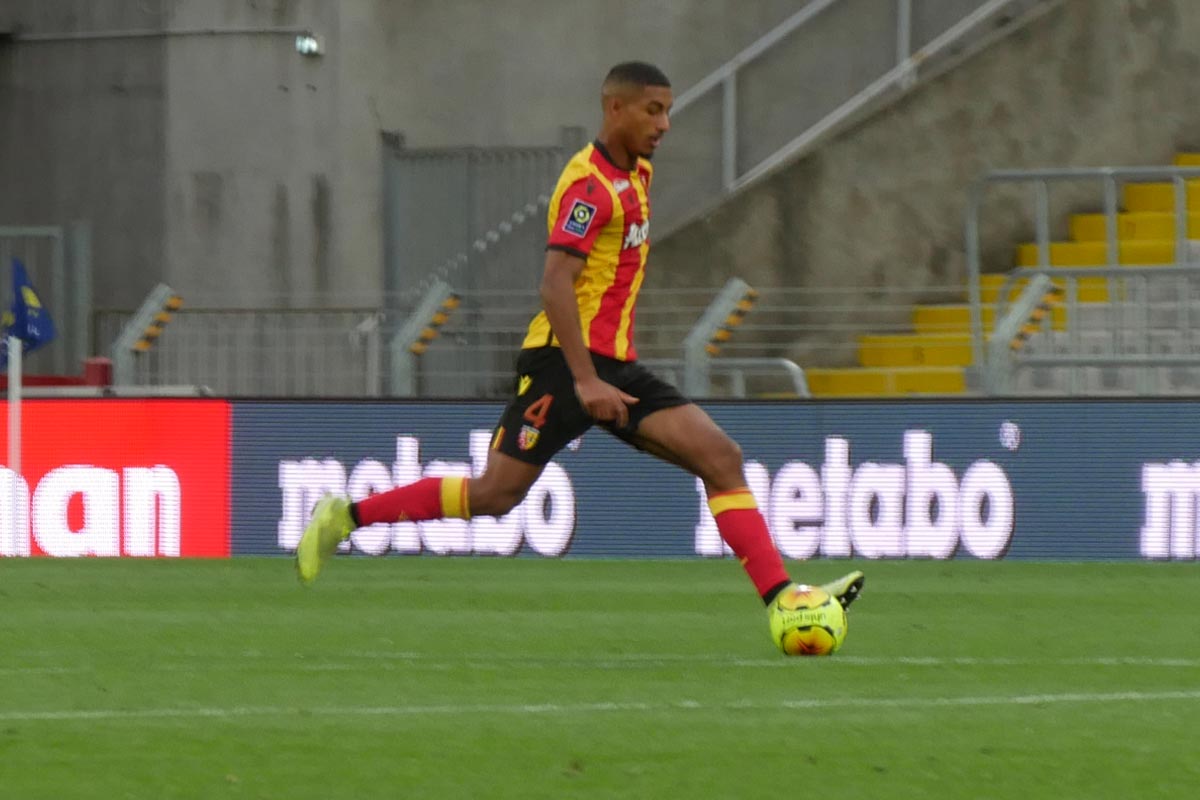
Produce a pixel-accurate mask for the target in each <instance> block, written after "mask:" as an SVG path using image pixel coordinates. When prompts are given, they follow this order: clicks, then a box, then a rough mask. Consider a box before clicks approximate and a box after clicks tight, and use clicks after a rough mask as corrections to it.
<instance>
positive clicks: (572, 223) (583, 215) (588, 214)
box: [563, 200, 596, 236]
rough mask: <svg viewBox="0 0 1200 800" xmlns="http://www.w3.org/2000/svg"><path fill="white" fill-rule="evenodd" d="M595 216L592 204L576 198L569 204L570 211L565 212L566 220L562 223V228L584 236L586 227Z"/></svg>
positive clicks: (590, 224)
mask: <svg viewBox="0 0 1200 800" xmlns="http://www.w3.org/2000/svg"><path fill="white" fill-rule="evenodd" d="M595 216H596V207H595V206H594V205H592V204H591V203H585V202H583V201H582V200H576V201H575V204H574V205H573V206H571V213H569V214H567V221H566V222H564V223H563V230H564V231H566V232H567V233H573V234H575V235H576V236H585V235H587V232H588V228H590V227H592V218H593V217H595Z"/></svg>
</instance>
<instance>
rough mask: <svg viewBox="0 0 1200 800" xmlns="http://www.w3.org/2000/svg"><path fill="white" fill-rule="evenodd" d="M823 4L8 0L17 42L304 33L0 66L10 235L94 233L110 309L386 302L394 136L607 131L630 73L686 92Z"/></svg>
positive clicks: (53, 48)
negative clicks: (612, 98)
mask: <svg viewBox="0 0 1200 800" xmlns="http://www.w3.org/2000/svg"><path fill="white" fill-rule="evenodd" d="M804 2H805V0H759V2H755V3H744V2H741V0H615V1H614V2H610V3H607V4H605V5H604V7H603V9H602V10H598V9H597V6H596V4H595V3H591V2H584V0H578V1H577V2H567V3H564V2H553V0H507V2H490V1H489V0H449V1H448V2H431V1H430V0H221V2H216V1H215V0H154V1H153V2H136V3H135V2H128V1H127V0H7V1H6V2H5V3H3V4H0V30H3V29H4V28H7V27H12V26H17V27H19V28H23V29H25V30H27V31H31V32H40V33H46V32H57V33H71V32H78V31H115V30H129V29H151V30H153V29H169V30H179V29H184V28H253V27H278V26H301V27H308V28H312V29H313V30H315V31H317V32H318V33H320V34H321V35H322V36H323V37H324V38H325V40H326V44H327V54H326V55H325V56H324V57H323V58H319V59H311V60H310V59H303V58H300V57H299V56H298V55H297V54H296V53H295V51H294V48H293V41H292V39H291V38H290V37H286V36H273V35H269V34H242V35H234V36H196V37H175V36H172V37H169V38H159V39H154V38H149V39H116V40H111V41H96V42H86V43H85V42H63V43H57V44H33V43H21V42H16V43H13V44H10V45H8V46H4V47H3V48H0V111H3V113H2V114H0V119H2V121H0V131H3V137H2V138H0V185H3V186H5V187H12V186H20V187H22V192H21V193H19V194H16V193H13V192H11V191H5V192H3V193H0V224H12V223H27V222H39V223H47V222H48V223H55V222H60V221H65V220H66V219H70V218H83V219H90V220H91V221H92V222H93V225H94V230H95V238H94V250H95V265H96V281H95V297H96V303H97V305H99V306H102V307H107V306H118V307H131V306H133V305H135V304H136V303H137V301H138V299H139V298H140V297H141V296H142V295H143V294H144V293H145V291H146V290H147V289H148V288H149V287H150V286H152V285H153V284H154V283H155V282H156V281H158V280H164V279H165V280H168V281H169V282H171V283H172V285H173V286H175V287H176V288H177V289H178V290H180V291H181V292H182V293H183V294H184V295H185V297H187V298H188V300H189V302H191V303H192V304H193V305H195V304H206V305H208V304H212V305H230V306H261V305H269V306H288V305H291V306H306V305H314V304H315V305H338V304H364V305H372V304H376V303H378V296H379V293H380V292H381V290H382V287H383V285H384V281H383V277H382V268H381V264H382V241H383V232H382V230H381V220H382V192H383V188H382V182H381V169H380V165H381V161H382V148H381V144H380V132H381V131H382V130H388V131H397V132H400V133H403V134H404V135H405V136H406V139H407V141H408V144H409V145H410V146H413V147H426V146H439V147H441V146H457V145H528V144H541V143H552V142H554V141H556V139H557V136H558V130H559V128H560V126H563V125H584V126H586V127H587V128H589V129H594V127H595V124H596V122H597V118H598V102H597V87H598V83H599V80H600V78H601V76H602V74H603V72H604V70H606V69H607V68H608V67H609V66H610V65H611V64H612V63H613V62H615V61H618V60H622V59H626V58H634V57H641V58H648V59H653V60H656V61H657V62H659V63H660V64H661V65H662V66H663V67H664V68H665V69H666V70H667V71H668V73H669V74H671V75H672V77H673V78H674V80H675V82H676V83H677V84H678V85H680V86H687V85H689V84H690V83H691V82H693V81H695V80H697V79H698V78H699V77H701V76H702V75H703V74H705V73H706V72H707V71H709V70H710V69H712V68H714V67H715V66H717V65H718V64H719V63H720V62H722V61H723V60H725V59H726V58H728V57H729V56H730V55H732V54H733V53H735V52H736V51H737V50H738V49H739V48H741V47H743V46H745V45H746V44H748V43H749V42H750V41H752V40H753V39H754V38H756V36H758V35H759V34H761V33H762V32H764V31H765V30H767V29H768V28H770V27H771V26H772V25H774V24H775V23H777V22H778V21H780V20H782V19H783V18H785V17H786V16H787V15H788V14H790V13H792V12H794V11H795V10H796V9H797V8H799V7H800V6H801V5H803V3H804Z"/></svg>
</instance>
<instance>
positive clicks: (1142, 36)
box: [647, 0, 1200, 363]
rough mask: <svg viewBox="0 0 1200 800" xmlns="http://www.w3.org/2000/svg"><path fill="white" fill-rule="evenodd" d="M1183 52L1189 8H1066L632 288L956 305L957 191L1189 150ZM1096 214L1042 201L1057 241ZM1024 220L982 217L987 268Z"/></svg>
mask: <svg viewBox="0 0 1200 800" xmlns="http://www.w3.org/2000/svg"><path fill="white" fill-rule="evenodd" d="M1197 41H1200V3H1196V2H1194V1H1193V0H1105V2H1102V3H1101V2H1094V0H1067V2H1066V3H1065V4H1064V5H1063V6H1062V7H1060V8H1059V9H1058V10H1056V11H1053V12H1051V13H1049V14H1048V15H1046V16H1044V17H1042V18H1041V19H1039V20H1037V21H1035V22H1033V23H1032V24H1031V25H1030V26H1029V27H1027V28H1026V29H1024V30H1023V31H1021V32H1019V33H1017V34H1016V35H1015V36H1013V37H1010V38H1009V39H1006V40H1004V41H1002V42H1001V43H999V44H998V45H995V46H993V47H992V48H990V49H988V50H986V51H984V52H982V53H980V54H978V55H976V56H975V57H974V58H973V59H972V60H970V61H969V62H967V63H966V64H964V65H962V66H961V67H959V68H958V69H956V70H954V71H952V72H950V73H948V74H947V75H945V76H943V77H941V78H940V79H938V80H936V81H934V82H931V83H930V84H928V85H926V86H924V87H922V88H920V89H919V90H918V91H916V92H915V93H914V94H912V95H910V96H909V97H908V98H906V99H905V100H904V101H902V102H900V103H899V104H897V105H895V106H893V107H892V108H890V109H888V110H887V111H885V112H883V113H881V114H879V115H877V116H875V117H874V118H872V119H870V120H868V121H866V122H865V123H864V124H861V125H859V126H858V127H856V128H854V129H853V130H850V131H848V132H846V133H844V134H842V135H840V136H839V137H838V138H837V139H836V140H834V141H832V142H830V143H828V144H827V145H825V146H823V147H822V148H820V149H819V150H818V151H817V152H815V153H813V154H812V155H810V156H808V157H806V158H804V159H803V160H801V161H799V162H797V163H795V164H793V165H791V166H790V167H789V168H787V169H785V170H783V171H782V172H780V173H778V174H776V175H775V176H773V177H772V178H770V179H768V180H767V181H765V182H764V183H762V184H759V185H756V186H754V187H752V188H751V189H750V190H748V191H745V192H743V193H742V194H740V195H738V196H737V197H735V198H734V199H732V200H731V201H730V202H727V203H725V204H724V205H723V206H722V207H721V208H720V209H719V210H718V211H717V212H716V213H714V214H712V215H710V216H708V217H707V218H705V219H702V220H699V221H696V222H695V223H693V224H691V225H689V226H687V227H686V228H684V229H682V230H680V231H678V232H677V233H675V234H674V235H672V236H670V237H669V238H667V239H665V240H662V241H658V242H656V243H655V245H654V250H653V252H652V256H651V258H652V261H653V263H652V265H651V269H650V273H649V275H648V278H647V288H663V287H669V286H706V285H717V284H719V283H720V282H721V281H723V280H724V279H725V278H726V277H727V276H729V275H740V276H742V277H744V278H745V279H747V280H748V281H750V282H751V283H753V284H756V285H759V286H779V285H787V286H814V287H859V288H861V289H862V290H863V292H862V302H863V304H864V305H869V304H878V303H885V302H889V298H890V297H891V291H890V290H891V289H892V288H894V287H904V288H910V289H911V288H918V289H920V288H921V287H925V288H927V289H928V297H929V298H930V299H949V298H950V297H953V296H957V297H959V298H961V297H962V295H961V293H957V294H947V293H946V291H945V290H946V289H947V288H949V287H961V286H963V285H964V283H965V277H966V273H965V255H964V244H963V215H964V209H965V200H966V190H967V187H968V186H969V184H970V182H971V181H972V180H973V179H975V178H976V177H977V176H979V175H980V174H982V173H983V172H985V171H986V170H989V169H994V168H1007V167H1016V168H1021V167H1039V166H1045V167H1049V166H1063V165H1070V166H1100V165H1111V164H1130V165H1142V164H1166V163H1169V162H1170V159H1171V157H1172V155H1173V153H1174V152H1175V151H1176V150H1179V149H1186V148H1188V147H1193V148H1194V147H1200V83H1198V82H1197V81H1196V78H1195V76H1196V74H1197V71H1198V68H1200V54H1198V51H1197V48H1196V42H1197ZM663 146H664V148H667V147H670V141H669V140H667V141H666V142H665V143H664V145H663ZM1097 198H1099V194H1098V193H1097V192H1094V191H1092V192H1084V191H1082V190H1079V191H1067V192H1057V193H1055V195H1054V210H1055V214H1056V221H1057V223H1058V226H1057V227H1058V233H1059V234H1060V235H1061V234H1063V233H1065V231H1064V230H1063V227H1062V223H1063V222H1065V220H1066V217H1067V215H1068V213H1069V212H1071V211H1079V210H1083V209H1084V208H1085V207H1088V206H1089V205H1093V206H1094V205H1095V204H1096V203H1098V199H1097ZM1026 208H1028V203H1024V204H1023V203H1022V201H1021V199H1020V198H1018V197H1014V196H1013V195H1011V194H1010V195H997V196H996V198H995V199H994V200H993V201H992V202H991V203H990V204H989V205H988V208H987V216H986V218H985V223H986V226H985V236H984V241H985V248H986V249H985V253H984V255H985V262H986V263H985V268H987V269H991V270H1000V269H1006V268H1008V267H1010V266H1011V265H1012V258H1013V249H1012V248H1013V245H1014V244H1015V243H1017V242H1018V241H1021V240H1026V239H1028V237H1030V236H1031V235H1032V230H1033V228H1032V222H1031V220H1030V218H1029V216H1028V214H1027V213H1025V209H1026ZM890 302H895V300H890ZM872 316H873V319H875V320H878V319H879V315H878V313H876V314H873V315H872ZM903 317H904V314H903V312H897V320H896V321H897V322H900V321H903ZM804 321H806V322H809V323H813V322H814V321H817V322H819V320H813V319H812V318H811V317H810V318H809V319H807V320H804ZM830 321H840V322H846V320H845V319H839V320H830ZM839 348H840V350H839ZM816 352H820V353H821V354H822V356H821V357H820V358H810V355H811V354H813V353H816ZM837 352H840V353H841V357H840V359H839V358H838V357H837V356H836V353H837ZM830 353H835V355H834V357H832V358H830V357H829V354H830ZM795 355H796V356H797V357H798V358H800V359H801V360H802V361H804V362H807V363H822V362H824V363H830V362H837V361H839V360H841V361H846V362H848V361H849V360H850V359H851V358H852V356H853V348H852V346H850V342H849V341H847V340H844V339H839V338H835V337H824V338H823V339H822V338H821V337H816V338H815V339H811V340H807V341H805V342H799V343H797V347H796V348H795Z"/></svg>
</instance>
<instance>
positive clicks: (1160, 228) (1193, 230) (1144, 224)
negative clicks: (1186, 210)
mask: <svg viewBox="0 0 1200 800" xmlns="http://www.w3.org/2000/svg"><path fill="white" fill-rule="evenodd" d="M1106 222H1107V220H1106V218H1105V216H1104V215H1103V214H1072V215H1071V238H1072V239H1074V240H1075V241H1076V242H1107V241H1108V228H1107V224H1106ZM1117 238H1118V239H1120V240H1122V241H1125V240H1129V239H1142V240H1148V239H1157V240H1160V241H1163V240H1171V241H1174V239H1175V215H1174V214H1169V213H1161V212H1152V211H1143V212H1139V213H1136V214H1118V215H1117ZM1188 238H1189V239H1200V214H1188Z"/></svg>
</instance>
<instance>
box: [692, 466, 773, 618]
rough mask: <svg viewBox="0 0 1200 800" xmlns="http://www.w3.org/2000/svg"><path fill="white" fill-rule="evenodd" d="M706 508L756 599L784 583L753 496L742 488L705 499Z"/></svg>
mask: <svg viewBox="0 0 1200 800" xmlns="http://www.w3.org/2000/svg"><path fill="white" fill-rule="evenodd" d="M708 507H709V510H711V511H712V514H713V518H714V519H715V520H716V521H717V530H718V531H720V532H721V538H722V539H724V540H725V542H726V544H728V545H729V546H730V547H731V548H733V553H734V555H736V556H737V557H738V559H739V560H740V561H741V562H742V566H743V567H745V569H746V574H747V575H749V576H750V580H751V581H753V582H754V588H755V589H757V590H758V594H759V596H760V597H761V596H765V595H766V594H767V593H768V592H770V591H771V590H772V589H774V588H775V587H777V586H779V585H780V584H781V583H788V582H789V581H790V578H788V574H787V570H785V569H784V568H783V559H782V558H780V557H779V551H778V550H776V549H775V543H774V542H772V541H771V533H770V531H768V530H767V521H766V520H765V519H763V516H762V514H760V513H759V511H758V504H757V503H755V502H754V495H753V494H751V493H750V490H749V489H747V488H746V487H744V486H743V487H742V488H741V489H734V490H732V491H729V492H719V493H717V494H710V495H709V496H708Z"/></svg>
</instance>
